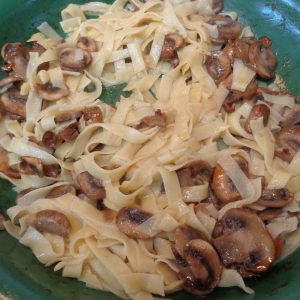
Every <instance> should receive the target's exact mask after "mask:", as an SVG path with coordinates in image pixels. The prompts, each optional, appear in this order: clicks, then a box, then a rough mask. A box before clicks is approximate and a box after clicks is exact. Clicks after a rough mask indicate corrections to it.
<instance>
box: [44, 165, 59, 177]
mask: <svg viewBox="0 0 300 300" xmlns="http://www.w3.org/2000/svg"><path fill="white" fill-rule="evenodd" d="M60 172H61V167H60V165H58V164H51V165H43V173H44V176H46V177H52V178H56V177H57V176H58V175H59V173H60Z"/></svg>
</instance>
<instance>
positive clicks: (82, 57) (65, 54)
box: [59, 48, 92, 71]
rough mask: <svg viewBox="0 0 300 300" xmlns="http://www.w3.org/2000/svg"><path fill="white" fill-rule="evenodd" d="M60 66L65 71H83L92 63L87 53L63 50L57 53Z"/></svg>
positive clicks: (81, 50) (89, 54) (90, 56)
mask: <svg viewBox="0 0 300 300" xmlns="http://www.w3.org/2000/svg"><path fill="white" fill-rule="evenodd" d="M59 61H60V65H61V66H62V67H63V68H64V69H67V70H72V71H83V70H84V69H86V68H87V67H88V66H89V65H90V64H91V62H92V55H91V53H90V52H89V51H87V50H84V49H80V48H65V49H63V50H62V51H61V52H60V53H59Z"/></svg>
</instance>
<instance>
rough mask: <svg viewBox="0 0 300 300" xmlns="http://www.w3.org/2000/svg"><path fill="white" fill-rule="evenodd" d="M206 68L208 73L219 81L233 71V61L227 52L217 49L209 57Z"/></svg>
mask: <svg viewBox="0 0 300 300" xmlns="http://www.w3.org/2000/svg"><path fill="white" fill-rule="evenodd" d="M205 65H206V68H207V72H208V74H209V75H210V76H211V77H212V78H213V79H214V80H215V81H216V82H217V83H220V82H221V81H223V80H225V78H227V77H228V76H229V74H230V73H231V71H232V68H231V61H230V59H229V57H228V56H227V54H225V53H224V52H222V51H215V52H213V53H212V55H211V56H210V57H209V58H208V59H207V61H206V63H205Z"/></svg>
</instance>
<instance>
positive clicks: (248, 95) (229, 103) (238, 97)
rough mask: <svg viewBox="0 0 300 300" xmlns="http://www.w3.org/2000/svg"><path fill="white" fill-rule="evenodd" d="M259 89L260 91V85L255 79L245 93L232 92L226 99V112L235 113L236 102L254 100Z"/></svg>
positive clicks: (224, 106) (224, 105) (224, 104)
mask: <svg viewBox="0 0 300 300" xmlns="http://www.w3.org/2000/svg"><path fill="white" fill-rule="evenodd" d="M230 86H231V82H230ZM228 88H229V87H228ZM257 89H258V83H257V81H256V80H255V79H254V80H252V81H251V82H250V83H249V84H248V86H247V88H246V90H245V91H244V92H239V91H230V93H229V94H228V96H227V97H226V99H225V101H224V103H223V108H224V110H225V111H226V112H228V113H231V112H234V111H235V104H236V102H238V101H242V100H251V99H253V98H254V97H255V96H256V95H257Z"/></svg>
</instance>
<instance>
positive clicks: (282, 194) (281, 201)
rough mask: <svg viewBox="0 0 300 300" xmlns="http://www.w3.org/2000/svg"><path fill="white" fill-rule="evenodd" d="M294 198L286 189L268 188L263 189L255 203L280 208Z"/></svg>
mask: <svg viewBox="0 0 300 300" xmlns="http://www.w3.org/2000/svg"><path fill="white" fill-rule="evenodd" d="M293 200H294V194H293V193H291V192H289V190H288V189H285V188H282V189H270V190H263V191H262V194H261V197H260V198H259V199H258V201H257V204H260V205H262V206H266V207H273V208H280V207H284V206H286V205H287V204H289V203H290V202H292V201H293Z"/></svg>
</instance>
